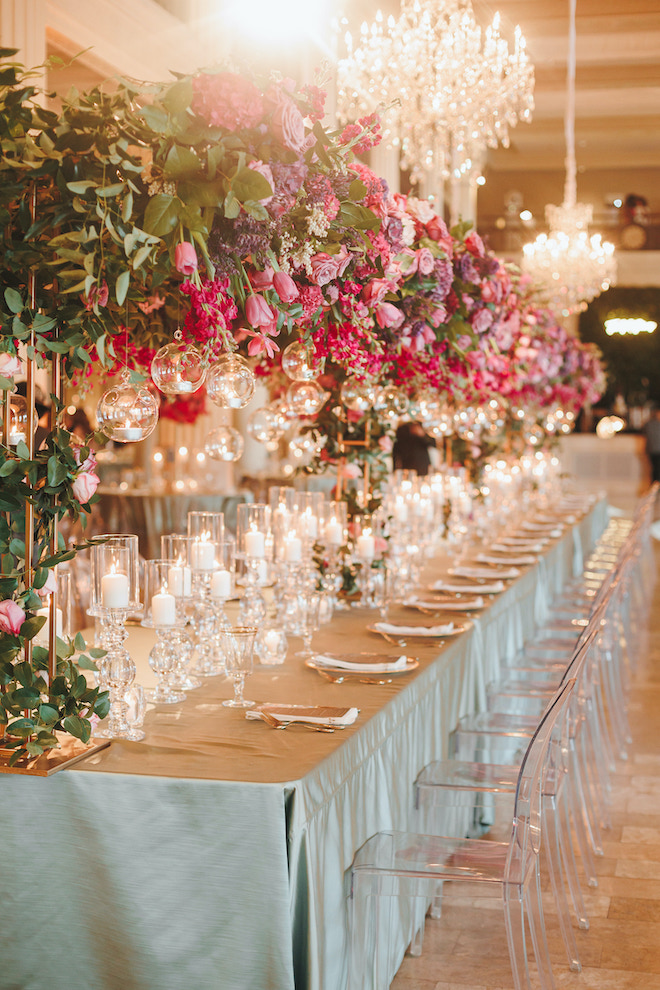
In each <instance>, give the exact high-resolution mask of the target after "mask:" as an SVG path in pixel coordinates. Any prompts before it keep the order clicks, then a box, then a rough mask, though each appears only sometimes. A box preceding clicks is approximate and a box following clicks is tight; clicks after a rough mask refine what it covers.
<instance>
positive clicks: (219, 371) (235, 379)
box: [206, 354, 256, 409]
mask: <svg viewBox="0 0 660 990" xmlns="http://www.w3.org/2000/svg"><path fill="white" fill-rule="evenodd" d="M255 385H256V379H255V377H254V372H253V371H252V368H251V367H250V365H249V364H248V363H247V361H246V360H245V358H243V357H241V356H240V355H239V354H223V355H222V357H220V358H219V359H218V360H217V362H216V363H215V364H214V365H213V366H212V367H211V368H210V370H209V372H208V374H207V376H206V394H207V395H208V397H209V399H210V400H211V402H213V403H214V404H215V405H216V406H220V408H221V409H242V408H243V407H244V406H246V405H247V404H248V402H249V401H250V400H251V399H252V396H253V395H254V389H255Z"/></svg>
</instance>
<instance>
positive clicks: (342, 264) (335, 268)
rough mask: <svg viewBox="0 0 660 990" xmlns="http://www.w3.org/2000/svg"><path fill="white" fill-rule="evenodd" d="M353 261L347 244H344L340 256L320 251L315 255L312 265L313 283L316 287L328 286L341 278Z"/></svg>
mask: <svg viewBox="0 0 660 990" xmlns="http://www.w3.org/2000/svg"><path fill="white" fill-rule="evenodd" d="M350 261H351V255H350V252H349V251H348V249H347V247H346V245H345V244H342V246H341V250H340V251H339V253H338V254H326V253H325V251H319V252H318V254H315V255H314V256H313V257H312V259H311V261H310V265H311V268H312V278H311V281H312V282H315V283H316V285H327V284H328V282H332V280H333V279H335V278H341V276H342V275H343V274H344V272H345V271H346V269H347V268H348V265H349V264H350Z"/></svg>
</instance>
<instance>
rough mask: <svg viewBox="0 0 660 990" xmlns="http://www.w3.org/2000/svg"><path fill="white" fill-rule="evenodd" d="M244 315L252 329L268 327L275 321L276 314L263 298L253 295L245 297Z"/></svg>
mask: <svg viewBox="0 0 660 990" xmlns="http://www.w3.org/2000/svg"><path fill="white" fill-rule="evenodd" d="M245 315H246V317H247V321H248V323H250V324H252V326H253V327H265V326H270V324H272V322H273V320H274V319H276V314H274V313H273V310H272V309H271V307H270V306H269V305H268V303H267V302H266V300H265V299H264V297H263V296H260V295H258V294H255V293H253V294H252V295H251V296H248V297H247V300H246V302H245Z"/></svg>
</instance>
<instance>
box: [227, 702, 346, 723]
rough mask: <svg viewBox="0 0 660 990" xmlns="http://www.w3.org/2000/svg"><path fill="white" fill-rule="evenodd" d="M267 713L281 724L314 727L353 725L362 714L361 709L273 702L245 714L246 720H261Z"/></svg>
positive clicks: (249, 710) (251, 709) (258, 706)
mask: <svg viewBox="0 0 660 990" xmlns="http://www.w3.org/2000/svg"><path fill="white" fill-rule="evenodd" d="M260 712H265V713H266V714H267V715H270V716H271V717H272V718H276V719H277V720H278V721H279V722H309V723H311V724H312V725H352V724H353V722H354V721H355V719H356V718H357V717H358V715H359V714H360V709H359V708H327V707H323V706H322V705H310V706H306V705H278V704H276V703H275V702H271V703H269V704H265V705H257V706H256V707H255V708H250V709H248V711H246V713H245V717H246V718H248V719H249V718H257V719H259V718H260V717H261V716H260Z"/></svg>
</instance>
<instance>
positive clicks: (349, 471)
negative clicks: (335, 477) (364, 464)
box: [339, 463, 362, 478]
mask: <svg viewBox="0 0 660 990" xmlns="http://www.w3.org/2000/svg"><path fill="white" fill-rule="evenodd" d="M339 470H340V471H341V473H342V475H343V476H344V478H361V477H362V471H361V470H360V466H359V465H358V464H348V463H347V464H342V465H341V467H340V468H339Z"/></svg>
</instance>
